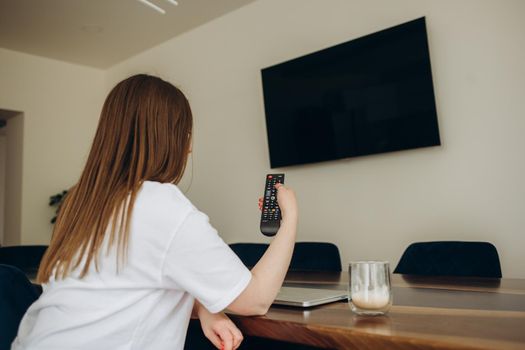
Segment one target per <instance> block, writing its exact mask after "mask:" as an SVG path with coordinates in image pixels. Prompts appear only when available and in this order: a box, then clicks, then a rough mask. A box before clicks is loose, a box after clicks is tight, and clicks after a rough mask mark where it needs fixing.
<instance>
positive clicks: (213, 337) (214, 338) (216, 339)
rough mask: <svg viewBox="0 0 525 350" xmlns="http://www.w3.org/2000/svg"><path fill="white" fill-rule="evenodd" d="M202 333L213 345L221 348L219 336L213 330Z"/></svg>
mask: <svg viewBox="0 0 525 350" xmlns="http://www.w3.org/2000/svg"><path fill="white" fill-rule="evenodd" d="M204 335H205V336H206V338H208V340H209V341H211V342H212V344H213V345H215V347H216V348H217V349H222V342H221V338H219V336H218V335H217V334H215V332H213V331H211V332H205V333H204Z"/></svg>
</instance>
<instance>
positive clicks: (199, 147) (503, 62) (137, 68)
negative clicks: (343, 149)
mask: <svg viewBox="0 0 525 350" xmlns="http://www.w3.org/2000/svg"><path fill="white" fill-rule="evenodd" d="M524 13H525V2H524V1H520V0H515V1H511V0H506V1H502V0H491V1H489V0H462V1H456V0H441V1H435V0H426V1H425V0H396V1H390V0H330V1H314V0H308V1H307V0H287V1H279V0H265V1H257V2H255V3H253V4H250V5H247V6H245V7H242V8H241V9H239V10H237V11H235V12H233V13H231V14H228V15H226V16H223V17H221V18H219V19H217V20H215V21H213V22H210V23H208V24H206V25H204V26H201V27H199V28H197V29H195V30H193V31H190V32H188V33H185V34H183V35H181V36H179V37H176V38H174V39H172V40H170V41H168V42H166V43H164V44H162V45H160V46H158V47H155V48H153V49H151V50H148V51H146V52H144V53H141V54H140V55H138V56H136V57H133V58H131V59H129V60H126V61H125V62H123V63H121V64H119V65H117V66H115V67H113V68H111V69H110V70H109V71H108V74H107V84H108V85H107V87H108V88H109V87H110V86H112V85H114V84H115V83H116V82H117V81H119V80H121V79H123V78H125V77H127V76H129V75H131V74H134V73H138V72H147V73H151V74H157V75H160V76H162V77H164V78H166V79H169V80H170V81H172V82H175V83H176V84H177V85H178V86H180V87H181V88H182V89H183V91H185V93H186V94H187V95H188V97H189V99H190V102H191V104H192V107H193V111H194V116H195V145H194V153H193V183H192V186H191V188H190V190H189V191H188V196H189V197H190V198H191V199H192V200H193V201H194V202H195V204H196V205H197V206H198V207H200V208H201V209H202V210H203V211H205V212H206V213H208V214H209V216H210V218H211V221H212V223H213V224H214V225H215V226H216V227H217V228H218V229H219V232H220V233H221V235H222V236H223V237H224V238H225V240H226V241H228V242H236V241H266V239H265V238H264V237H263V236H262V235H261V234H260V233H259V230H258V222H259V213H258V210H257V204H256V201H257V198H258V197H259V196H260V195H261V194H262V187H263V181H264V174H266V173H268V172H270V171H275V172H277V171H284V172H286V176H287V183H288V184H289V185H290V186H291V187H293V188H295V189H296V192H297V196H298V198H299V203H300V209H301V219H300V225H299V237H298V239H299V240H302V241H307V240H321V241H332V242H335V243H336V244H337V245H338V246H339V248H340V249H341V251H342V260H343V264H344V265H346V264H347V263H348V262H349V261H350V260H354V259H387V260H390V261H391V262H392V263H393V264H394V265H395V264H396V263H397V261H398V259H399V257H400V255H401V253H402V252H403V250H404V248H405V247H406V246H407V245H408V244H409V243H411V242H413V241H425V240H483V241H485V240H486V241H491V242H493V243H494V244H495V245H496V246H497V248H498V249H499V252H500V255H501V260H502V264H503V272H504V275H505V276H506V277H522V278H523V277H525V269H524V268H523V267H524V266H525V255H524V254H523V253H522V250H523V247H524V246H525V236H524V235H523V233H524V229H525V215H524V213H525V185H524V181H523V179H524V178H525V162H524V158H523V151H524V150H525V138H524V137H523V136H522V133H523V131H524V130H525V118H523V116H524V115H525V104H523V96H522V95H523V92H524V91H525V71H524V69H525V68H524V67H525V65H524V64H523V62H525V40H523V38H524V37H525V26H524V25H523V21H522V19H523V18H522V17H523V14H524ZM420 16H426V17H427V26H428V27H427V28H428V33H429V42H430V51H431V60H432V68H433V75H434V84H435V92H436V102H437V108H438V118H439V124H440V131H441V137H442V143H443V146H441V147H434V148H427V149H418V150H412V151H403V152H397V153H391V154H383V155H376V156H369V157H362V158H355V159H348V160H341V161H334V162H328V163H323V164H313V165H307V166H296V167H289V168H283V169H275V170H270V168H269V161H268V151H267V141H266V136H265V123H264V111H263V102H262V90H261V81H260V69H261V68H263V67H267V66H270V65H273V64H276V63H278V62H281V61H284V60H288V59H291V58H294V57H297V56H299V55H303V54H306V53H310V52H312V51H315V50H318V49H322V48H326V47H329V46H331V45H334V44H337V43H341V42H344V41H346V40H349V39H352V38H357V37H359V36H362V35H365V34H368V33H371V32H374V31H377V30H380V29H383V28H387V27H390V26H393V25H396V24H400V23H402V22H405V21H408V20H411V19H415V18H417V17H420ZM183 187H185V185H184V186H183Z"/></svg>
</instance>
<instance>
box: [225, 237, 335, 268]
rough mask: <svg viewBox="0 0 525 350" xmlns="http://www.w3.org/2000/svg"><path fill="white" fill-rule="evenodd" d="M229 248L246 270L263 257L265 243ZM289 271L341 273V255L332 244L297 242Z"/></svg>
mask: <svg viewBox="0 0 525 350" xmlns="http://www.w3.org/2000/svg"><path fill="white" fill-rule="evenodd" d="M230 248H231V249H232V250H233V251H234V252H235V254H237V256H238V257H239V258H240V259H241V261H242V262H243V263H244V265H246V266H247V267H248V268H250V269H251V268H252V267H254V266H255V264H257V262H258V261H259V259H260V258H261V257H262V256H263V254H264V252H266V249H268V244H266V243H232V244H230ZM288 270H289V271H305V272H306V271H335V272H340V271H341V255H340V254H339V249H338V248H337V246H336V245H335V244H333V243H326V242H297V243H295V247H294V252H293V256H292V261H291V262H290V267H289V269H288Z"/></svg>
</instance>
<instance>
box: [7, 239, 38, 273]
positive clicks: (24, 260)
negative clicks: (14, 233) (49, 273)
mask: <svg viewBox="0 0 525 350" xmlns="http://www.w3.org/2000/svg"><path fill="white" fill-rule="evenodd" d="M46 249H47V246H45V245H26V246H11V247H1V248H0V264H5V265H11V266H15V267H17V268H19V269H20V270H22V271H23V272H24V273H25V274H36V273H37V271H38V267H39V266H40V261H41V260H42V256H43V255H44V253H45V252H46Z"/></svg>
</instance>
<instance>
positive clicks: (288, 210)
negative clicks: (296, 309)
mask: <svg viewBox="0 0 525 350" xmlns="http://www.w3.org/2000/svg"><path fill="white" fill-rule="evenodd" d="M276 188H277V201H278V203H279V207H280V208H281V213H282V220H281V227H280V228H279V231H277V235H276V236H275V238H274V239H273V241H272V243H271V244H270V246H269V247H268V249H267V250H266V252H265V253H264V255H263V256H262V258H261V259H260V260H259V262H258V263H257V264H256V265H255V266H254V267H253V269H252V271H251V272H252V279H251V281H250V283H249V284H248V286H247V287H246V289H245V290H244V291H243V292H242V293H241V294H240V295H239V296H238V297H237V299H235V300H234V301H233V302H232V303H231V304H230V305H229V306H228V309H229V310H231V311H233V312H234V313H237V314H240V315H264V314H266V312H267V311H268V309H269V308H270V305H271V304H272V302H273V301H274V300H275V297H276V296H277V293H278V292H279V289H280V288H281V285H282V284H283V281H284V277H285V275H286V272H287V271H288V266H289V265H290V260H291V259H292V253H293V248H294V245H295V237H296V231H297V217H298V209H297V201H296V199H295V194H294V192H293V191H292V190H291V189H288V188H286V187H285V186H283V185H281V184H277V185H276Z"/></svg>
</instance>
